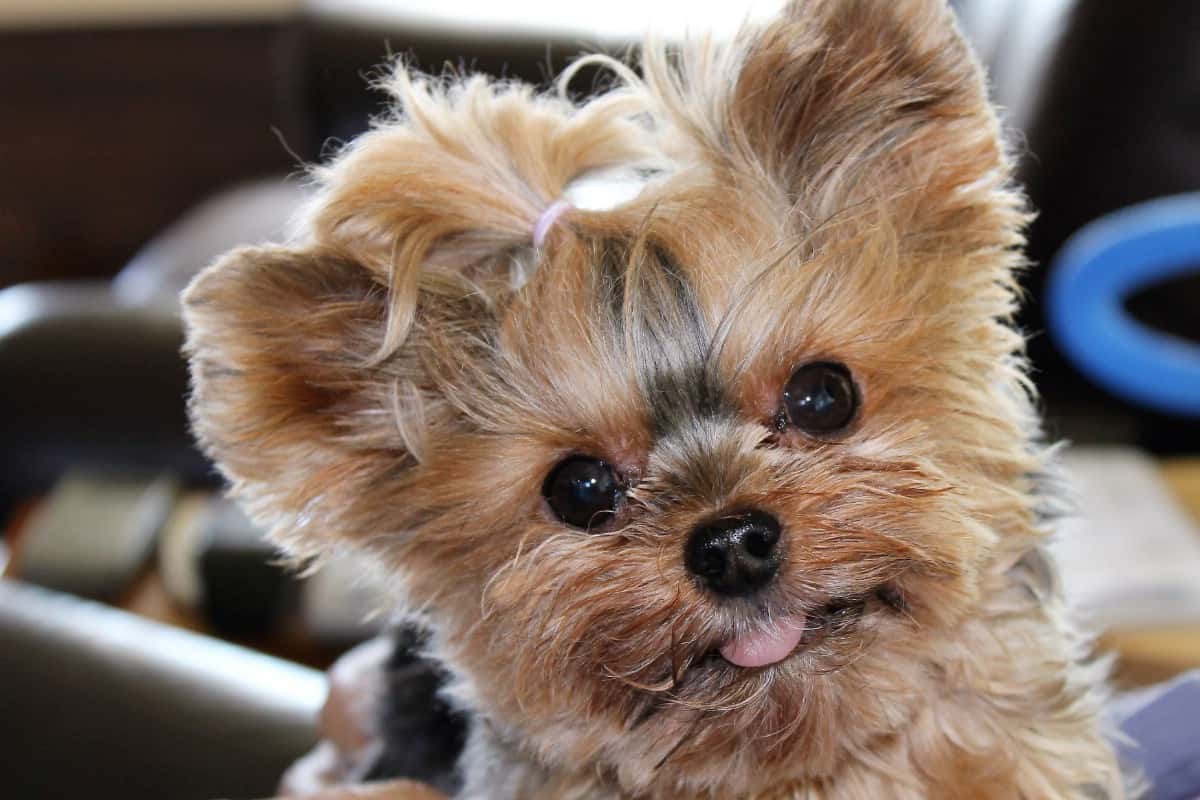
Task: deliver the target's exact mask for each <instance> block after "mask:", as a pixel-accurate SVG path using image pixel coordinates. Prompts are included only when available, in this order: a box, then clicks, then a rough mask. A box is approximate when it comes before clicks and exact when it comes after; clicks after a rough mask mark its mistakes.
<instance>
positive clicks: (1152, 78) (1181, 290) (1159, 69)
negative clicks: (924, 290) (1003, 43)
mask: <svg viewBox="0 0 1200 800" xmlns="http://www.w3.org/2000/svg"><path fill="white" fill-rule="evenodd" d="M988 1H989V0H973V2H988ZM991 1H992V2H995V1H996V0H991ZM1198 54H1200V3H1197V2H1195V0H1162V2H1156V3H1142V4H1131V3H1119V2H1112V1H1111V0H1076V2H1075V3H1074V4H1073V7H1072V8H1071V10H1070V12H1069V13H1068V14H1067V16H1066V17H1065V25H1064V26H1063V28H1062V33H1061V36H1060V37H1059V39H1058V44H1057V46H1056V47H1055V49H1054V51H1053V53H1052V55H1051V57H1050V60H1049V62H1048V64H1049V66H1048V67H1047V69H1046V70H1045V75H1044V78H1043V80H1042V81H1041V83H1040V85H1039V86H1038V87H1037V89H1038V91H1037V95H1036V97H1033V98H1030V100H1031V101H1032V103H1033V105H1032V108H1033V113H1032V114H1031V115H1030V117H1029V121H1028V124H1027V125H1026V126H1025V127H1024V130H1023V133H1024V136H1023V137H1021V138H1019V139H1018V140H1017V142H1018V144H1019V145H1021V150H1022V151H1025V153H1026V156H1025V157H1024V158H1022V160H1021V179H1022V182H1023V183H1024V184H1025V186H1026V189H1027V191H1028V193H1029V197H1030V200H1031V203H1032V206H1033V208H1034V209H1035V210H1036V211H1037V217H1036V218H1035V219H1034V220H1033V222H1032V224H1031V226H1030V230H1029V236H1030V243H1029V247H1028V250H1027V252H1028V255H1029V258H1030V260H1031V262H1032V264H1033V266H1032V268H1031V269H1030V271H1029V273H1028V274H1027V276H1026V278H1025V280H1024V281H1023V282H1024V283H1025V285H1026V287H1027V289H1028V302H1027V303H1026V304H1025V308H1024V309H1023V311H1022V326H1023V327H1024V328H1025V329H1026V330H1029V331H1032V332H1034V333H1035V334H1036V333H1037V332H1040V331H1043V330H1045V329H1046V328H1047V327H1048V325H1049V322H1048V319H1047V313H1048V308H1047V307H1046V304H1045V288H1046V287H1045V284H1046V281H1047V269H1046V267H1047V265H1048V264H1049V263H1050V261H1051V259H1052V258H1053V257H1054V255H1055V254H1056V253H1057V252H1058V251H1059V250H1060V249H1061V248H1062V246H1063V244H1064V243H1065V242H1066V240H1067V239H1068V238H1069V237H1070V236H1072V235H1073V234H1074V233H1076V232H1077V231H1079V230H1080V229H1081V228H1082V227H1083V226H1085V225H1087V224H1088V223H1090V222H1091V221H1092V220H1095V219H1098V218H1100V217H1102V216H1104V215H1106V214H1109V213H1111V212H1114V211H1118V210H1119V209H1122V208H1126V207H1129V206H1132V205H1135V204H1137V203H1141V202H1145V201H1147V200H1152V199H1154V198H1157V197H1166V196H1171V195H1177V194H1183V193H1188V192H1196V191H1200V116H1198V115H1197V108H1198V106H1197V88H1198V87H1200V57H1198ZM1126 299H1127V300H1128V301H1129V307H1130V310H1131V311H1132V312H1133V316H1134V317H1135V318H1136V319H1138V320H1139V321H1141V322H1142V323H1143V324H1145V325H1147V326H1149V327H1151V328H1155V329H1158V330H1170V331H1174V332H1176V333H1184V334H1185V335H1186V334H1187V331H1188V330H1189V328H1190V329H1193V330H1194V329H1195V327H1196V322H1195V320H1196V318H1197V317H1200V315H1197V314H1196V313H1195V312H1194V309H1197V308H1200V277H1196V278H1177V279H1176V280H1173V281H1171V282H1170V283H1169V284H1163V285H1160V286H1157V287H1150V288H1148V289H1146V290H1144V291H1141V292H1138V293H1137V295H1136V296H1135V297H1133V298H1126ZM1188 309H1192V311H1191V312H1189V311H1188ZM1189 317H1191V319H1192V320H1193V322H1191V323H1189V322H1188V318H1189ZM1029 352H1030V355H1031V357H1032V359H1033V362H1034V365H1035V367H1036V368H1037V380H1038V385H1039V389H1040V390H1041V392H1042V395H1043V397H1044V398H1045V403H1046V410H1047V416H1048V418H1049V419H1050V424H1051V429H1052V430H1055V431H1061V432H1062V433H1063V434H1065V435H1067V436H1070V437H1071V438H1074V439H1076V440H1089V441H1102V440H1105V439H1112V438H1113V437H1112V435H1111V433H1110V432H1111V431H1113V430H1115V429H1118V428H1119V429H1124V430H1125V431H1128V433H1126V434H1123V435H1122V436H1121V439H1123V440H1124V441H1126V442H1136V443H1137V444H1138V445H1139V446H1142V447H1146V448H1150V449H1152V450H1153V451H1154V452H1171V453H1186V452H1200V424H1197V423H1196V422H1192V423H1191V424H1184V425H1181V424H1180V418H1179V417H1178V416H1177V415H1176V416H1171V417H1166V418H1164V417H1162V416H1160V415H1159V414H1157V413H1156V412H1154V411H1152V410H1151V409H1150V408H1149V407H1148V406H1144V405H1134V404H1127V403H1124V402H1122V401H1120V400H1119V399H1118V398H1116V397H1115V396H1110V395H1106V394H1105V393H1100V392H1095V391H1093V389H1092V387H1091V386H1090V385H1089V383H1088V381H1087V380H1086V379H1085V378H1084V376H1082V375H1081V374H1080V373H1079V372H1078V370H1077V369H1076V368H1075V367H1074V366H1073V365H1072V364H1071V362H1070V361H1068V359H1067V358H1066V356H1065V354H1064V353H1062V352H1061V351H1060V350H1059V349H1058V347H1057V342H1056V341H1055V340H1053V339H1051V338H1050V337H1047V336H1038V335H1035V336H1034V337H1032V339H1031V341H1030V344H1029ZM1100 420H1102V422H1101V423H1099V424H1098V423H1097V422H1096V421H1100ZM1185 422H1186V420H1185Z"/></svg>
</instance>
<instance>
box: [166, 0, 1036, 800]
mask: <svg viewBox="0 0 1200 800" xmlns="http://www.w3.org/2000/svg"><path fill="white" fill-rule="evenodd" d="M643 67H644V69H643V76H642V77H640V78H638V77H633V76H632V75H631V74H624V81H623V83H622V84H621V85H620V86H619V87H618V88H614V89H612V90H611V91H609V92H607V93H605V94H602V95H600V96H598V97H595V98H593V99H591V100H589V101H588V102H586V103H584V104H582V105H576V104H573V103H571V102H569V101H568V100H567V99H565V98H564V97H562V96H559V97H549V96H538V95H535V94H533V93H532V92H531V90H529V89H527V88H523V87H514V86H511V85H507V86H503V87H499V86H496V85H493V84H490V83H488V82H487V81H486V80H484V79H482V78H471V79H469V80H466V81H462V82H453V83H450V84H434V83H431V82H428V81H422V80H415V79H413V78H411V77H410V76H409V75H408V74H407V73H406V72H405V71H403V70H400V71H398V73H397V74H396V76H395V78H394V79H393V81H392V83H391V88H392V90H393V92H394V93H395V96H396V99H397V111H396V113H395V116H394V117H392V118H390V119H387V120H384V121H382V122H381V123H380V124H378V125H377V126H376V127H375V128H374V129H373V130H371V131H370V132H368V133H367V134H365V135H364V136H362V137H361V138H359V139H358V140H357V141H355V142H353V143H352V144H351V145H349V146H348V147H347V148H346V149H345V150H344V151H343V152H342V153H341V154H340V155H338V156H337V157H336V158H335V159H334V160H333V161H332V162H331V163H330V164H329V165H328V166H325V167H322V168H320V169H319V170H318V171H317V173H316V174H317V178H318V181H319V184H320V193H319V195H318V197H317V199H316V200H315V201H314V204H313V206H312V208H311V209H309V212H308V216H307V221H306V223H305V226H304V230H305V238H304V239H302V240H299V241H296V242H293V243H291V244H289V245H287V246H271V247H255V248H247V249H242V250H238V251H236V252H234V253H231V254H230V255H228V256H226V257H225V258H224V259H222V260H221V261H220V262H219V263H217V264H216V265H214V266H213V267H211V268H210V269H208V270H207V271H206V272H204V273H203V274H202V275H201V276H200V277H199V278H198V279H197V280H196V281H195V283H194V284H193V286H192V287H191V288H190V289H189V291H188V293H187V296H186V303H185V305H186V316H187V322H188V326H189V339H188V348H189V353H190V356H191V359H192V370H193V377H194V386H195V391H194V396H193V401H192V413H193V419H194V424H195V429H196V431H197V433H198V436H199V437H200V439H201V441H202V442H203V444H204V445H205V447H206V448H207V449H208V451H209V452H210V453H211V454H212V455H213V456H214V458H215V459H216V460H217V462H218V463H219V464H220V466H221V468H222V470H223V471H224V473H225V474H226V475H227V476H228V478H229V479H230V481H231V483H232V486H233V489H234V491H235V493H236V494H237V495H239V496H240V497H241V498H242V500H243V501H244V503H245V504H246V505H247V507H248V508H249V509H250V511H251V512H252V513H253V514H254V516H255V517H256V518H257V519H259V520H260V521H262V522H263V523H265V524H267V525H269V526H270V528H271V530H272V531H273V533H274V535H275V536H276V538H277V540H278V541H280V542H281V543H282V544H284V546H285V547H287V548H289V549H290V550H291V551H292V552H294V553H296V554H298V555H300V556H312V555H320V554H321V553H323V552H326V551H328V550H330V549H331V548H334V547H336V546H338V545H339V544H349V545H353V546H357V547H361V548H366V549H368V550H370V551H371V552H372V553H374V554H375V556H376V558H377V559H378V560H379V561H380V562H381V563H383V564H385V565H386V566H387V568H388V569H389V570H390V571H391V572H393V573H394V574H395V575H397V576H398V578H399V579H400V584H401V585H402V587H403V589H402V593H403V595H404V597H403V600H404V602H405V603H406V604H407V605H408V606H409V607H410V608H412V609H416V610H418V611H419V613H421V614H422V615H423V616H424V618H425V620H426V622H427V624H428V625H430V627H431V628H432V629H433V630H434V632H435V638H436V641H437V643H438V648H439V650H440V652H441V654H442V655H443V657H444V658H445V659H446V660H447V662H448V663H449V664H450V665H451V667H452V668H453V670H454V672H455V673H456V674H457V675H458V676H459V677H460V680H461V686H460V690H461V691H462V692H464V693H468V694H469V695H470V702H471V703H472V704H474V705H475V706H476V707H477V708H479V709H480V710H481V711H482V712H484V713H486V714H487V715H488V716H489V717H490V718H491V719H492V720H493V721H494V722H495V723H496V724H497V725H498V726H499V727H500V728H502V729H504V730H507V731H509V732H510V733H511V735H512V736H513V737H515V738H516V739H517V740H519V741H520V742H521V743H522V746H524V747H527V748H530V749H531V750H534V751H536V753H537V754H538V756H539V757H540V758H542V759H545V760H546V761H548V762H550V763H570V764H575V765H578V764H588V765H593V766H595V767H598V768H599V769H601V770H602V771H607V772H608V773H610V774H611V775H613V776H614V778H615V779H616V780H618V781H620V782H621V783H622V785H624V786H625V787H626V788H627V789H629V790H631V791H649V790H652V789H654V788H655V787H660V788H661V787H673V788H674V789H675V790H682V789H685V788H686V789H688V790H695V791H716V790H717V789H720V790H721V791H725V790H728V791H730V792H744V791H751V790H753V789H754V788H755V787H760V786H763V785H766V784H770V783H775V782H778V781H781V780H788V779H792V778H801V777H805V776H808V777H819V776H822V775H828V774H832V772H833V771H834V770H835V769H836V768H837V765H838V764H839V763H840V761H841V760H842V759H844V758H845V757H846V754H847V753H849V752H852V751H854V750H855V749H857V748H861V747H862V746H863V745H864V744H865V743H867V742H869V741H871V740H873V739H875V738H877V737H881V736H887V735H889V734H891V733H893V732H895V731H897V730H899V729H900V728H901V727H902V726H903V725H904V724H905V722H906V720H908V719H909V718H910V717H911V715H912V713H913V709H914V707H915V704H916V703H918V702H920V700H919V696H920V692H919V690H918V689H914V687H920V686H922V685H925V683H926V682H927V676H928V675H929V674H930V673H931V671H933V670H934V669H935V668H936V664H937V662H938V659H939V651H938V648H939V646H940V645H939V642H941V641H942V638H941V637H943V636H944V634H945V631H947V630H950V629H951V628H952V627H953V626H954V625H955V624H957V623H958V622H960V621H961V620H962V619H963V618H964V617H966V616H969V615H971V614H972V613H975V610H976V609H977V608H978V606H979V604H980V603H981V602H982V598H983V597H984V596H985V595H986V593H987V591H988V590H989V585H990V583H989V582H990V581H994V580H995V576H996V575H997V574H998V573H999V571H1001V570H1002V568H1003V567H1004V566H1006V565H1007V564H1008V563H1011V557H1012V554H1013V553H1017V552H1020V551H1021V550H1023V549H1025V548H1027V547H1028V546H1029V543H1030V542H1031V541H1032V540H1033V537H1034V536H1035V531H1034V528H1033V524H1032V509H1031V502H1030V499H1029V493H1028V486H1027V485H1026V481H1027V478H1026V476H1027V475H1028V473H1029V472H1030V470H1031V468H1032V466H1033V465H1034V464H1035V462H1036V459H1035V456H1034V455H1033V451H1032V448H1031V446H1030V444H1029V438H1030V436H1031V433H1032V431H1033V429H1034V428H1033V423H1032V421H1031V419H1032V418H1031V414H1030V402H1029V399H1028V396H1027V393H1026V391H1025V388H1024V383H1023V380H1024V379H1023V376H1022V373H1021V361H1020V357H1019V352H1020V347H1021V341H1020V337H1019V336H1018V335H1017V334H1016V333H1015V332H1014V331H1013V330H1012V329H1011V328H1010V327H1009V326H1008V325H1007V324H1006V321H1007V320H1008V319H1009V317H1010V315H1011V313H1012V311H1013V308H1014V297H1015V288H1014V283H1013V277H1012V272H1013V269H1014V267H1015V265H1017V264H1018V263H1019V260H1020V257H1019V253H1018V252H1017V250H1016V248H1017V247H1019V244H1020V242H1021V238H1020V233H1019V231H1020V227H1021V225H1022V224H1023V222H1024V212H1023V206H1022V202H1021V198H1020V196H1019V194H1017V193H1016V192H1014V191H1013V189H1012V188H1011V186H1010V184H1009V164H1008V161H1007V159H1006V156H1005V153H1004V151H1003V148H1002V146H1001V143H1000V139H999V135H998V127H997V122H996V119H995V117H994V115H993V113H992V111H991V110H990V108H989V107H988V105H987V101H986V96H985V88H984V83H983V80H982V76H981V73H980V69H979V67H978V65H977V63H976V61H975V60H974V58H973V56H972V55H971V54H970V52H969V50H968V48H967V46H966V45H965V44H964V42H963V41H962V39H961V37H960V36H959V34H958V33H957V31H956V29H955V27H954V23H953V20H952V18H951V15H950V12H949V11H948V10H947V9H946V8H945V7H944V4H943V3H941V2H938V0H904V1H903V2H871V1H870V0H809V1H808V2H797V3H794V4H792V5H791V6H789V7H788V9H787V10H786V11H785V12H784V14H783V15H782V16H781V17H780V18H779V19H778V20H776V21H775V22H773V23H771V24H770V25H768V26H766V27H764V28H762V29H758V30H754V31H749V32H747V33H745V34H743V35H742V36H741V37H740V38H738V39H737V40H736V41H734V42H732V43H727V44H723V45H701V46H696V47H692V48H690V49H685V50H684V51H682V52H670V53H668V52H667V51H665V50H663V49H661V48H654V47H651V48H648V49H647V50H646V52H645V54H644V64H643ZM612 168H633V169H638V170H641V172H640V173H639V174H641V175H642V176H643V177H642V181H643V183H644V186H642V187H641V190H640V192H639V193H638V194H637V196H636V197H634V198H632V199H629V200H628V201H627V202H623V203H621V204H619V205H617V206H616V207H613V208H608V209H605V210H598V211H589V210H585V209H582V208H568V209H567V210H566V211H565V212H563V213H562V214H561V215H560V216H557V217H556V218H554V219H550V218H548V217H546V216H544V214H545V212H546V209H547V208H550V207H552V206H553V204H554V203H555V202H556V201H558V200H559V199H560V198H562V197H563V195H564V193H565V192H569V191H570V188H571V186H572V185H573V182H577V181H578V180H579V178H580V176H586V175H588V174H591V173H594V172H596V171H598V170H605V169H612ZM539 222H541V223H543V224H542V225H539ZM551 222H552V224H549V223H551ZM539 228H541V230H539V233H540V234H544V238H542V240H541V241H540V242H539V243H538V244H537V245H535V244H534V242H533V238H534V231H535V229H539Z"/></svg>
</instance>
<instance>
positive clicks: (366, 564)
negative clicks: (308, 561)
mask: <svg viewBox="0 0 1200 800" xmlns="http://www.w3.org/2000/svg"><path fill="white" fill-rule="evenodd" d="M389 610H390V605H389V598H388V595H387V592H386V587H385V584H384V580H383V573H382V570H380V569H379V568H378V567H377V566H376V565H375V564H374V563H373V562H372V560H371V558H370V556H368V555H366V554H365V553H359V552H351V551H347V552H344V553H339V554H338V555H335V556H333V557H331V558H329V559H327V560H326V561H324V562H322V564H321V565H320V566H319V567H318V568H317V570H316V571H315V572H314V573H313V574H311V575H309V576H308V578H307V579H306V580H305V581H304V586H303V588H302V589H301V596H300V614H301V618H302V621H303V625H304V629H305V631H306V632H307V633H308V634H309V635H310V636H312V637H313V638H314V639H316V640H317V641H319V642H322V643H326V644H330V645H342V646H344V645H346V644H347V643H352V642H358V641H360V640H362V639H366V638H369V637H371V636H374V635H375V634H377V633H379V632H380V630H382V629H383V627H384V623H385V621H386V619H387V617H386V613H387V612H388V611H389Z"/></svg>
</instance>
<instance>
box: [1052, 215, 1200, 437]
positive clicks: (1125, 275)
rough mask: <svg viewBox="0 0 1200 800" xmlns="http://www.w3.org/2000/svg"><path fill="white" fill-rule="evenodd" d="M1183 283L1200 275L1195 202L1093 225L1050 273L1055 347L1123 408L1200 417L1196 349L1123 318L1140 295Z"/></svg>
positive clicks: (1199, 229)
mask: <svg viewBox="0 0 1200 800" xmlns="http://www.w3.org/2000/svg"><path fill="white" fill-rule="evenodd" d="M1188 273H1200V193H1194V194H1185V195H1178V196H1175V197H1166V198H1161V199H1158V200H1153V201H1150V202H1147V203H1142V204H1140V205H1136V206H1133V207H1131V208H1127V209H1124V210H1122V211H1118V212H1115V213H1113V214H1109V215H1107V216H1105V217H1101V218H1100V219H1098V220H1096V221H1095V222H1093V223H1091V224H1090V225H1088V226H1086V227H1085V228H1083V230H1081V231H1079V232H1078V233H1077V234H1075V236H1073V237H1071V239H1070V240H1068V242H1067V244H1066V245H1065V246H1064V248H1063V250H1062V251H1061V252H1060V254H1059V255H1058V257H1057V258H1056V259H1055V261H1054V264H1053V266H1052V269H1051V273H1050V278H1049V284H1048V286H1047V295H1046V297H1047V317H1048V322H1049V325H1050V331H1051V333H1052V334H1053V335H1054V339H1055V343H1056V344H1057V345H1058V346H1059V347H1060V348H1061V349H1062V351H1063V352H1064V353H1066V354H1067V356H1068V357H1070V358H1071V360H1072V361H1074V363H1075V365H1076V366H1077V367H1078V368H1079V369H1080V370H1081V371H1083V372H1084V373H1085V374H1087V375H1088V376H1089V377H1091V378H1093V379H1094V380H1095V381H1096V382H1097V383H1099V384H1101V385H1102V386H1104V387H1105V388H1106V389H1108V390H1109V391H1111V392H1113V393H1115V394H1117V395H1119V396H1121V397H1123V398H1125V399H1126V400H1129V401H1131V402H1134V403H1138V404H1140V405H1144V406H1148V407H1150V408H1152V409H1155V410H1158V411H1162V412H1167V413H1172V414H1179V415H1190V416H1200V342H1190V343H1189V342H1186V341H1184V340H1183V339H1180V338H1178V337H1175V336H1172V335H1170V334H1168V333H1165V332H1161V331H1157V330H1154V329H1152V328H1149V327H1146V326H1144V325H1141V324H1139V323H1138V322H1136V321H1135V320H1134V319H1133V317H1132V316H1130V314H1129V313H1127V312H1126V311H1125V309H1124V308H1123V304H1124V303H1125V301H1126V300H1127V299H1128V298H1129V297H1130V296H1131V295H1132V294H1133V293H1134V292H1135V291H1137V290H1138V289H1141V288H1144V287H1146V286H1148V285H1151V284H1155V283H1159V282H1167V281H1170V280H1172V279H1174V278H1176V277H1178V276H1181V275H1184V274H1188ZM1196 313H1197V314H1200V306H1197V307H1196Z"/></svg>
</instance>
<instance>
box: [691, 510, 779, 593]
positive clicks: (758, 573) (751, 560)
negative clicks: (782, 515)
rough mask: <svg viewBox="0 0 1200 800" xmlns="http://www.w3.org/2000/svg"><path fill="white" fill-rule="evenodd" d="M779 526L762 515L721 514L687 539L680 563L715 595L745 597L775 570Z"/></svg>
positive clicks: (769, 578)
mask: <svg viewBox="0 0 1200 800" xmlns="http://www.w3.org/2000/svg"><path fill="white" fill-rule="evenodd" d="M779 559H780V547H779V522H778V521H777V520H776V519H775V518H774V517H772V516H771V515H770V514H766V513H764V512H762V511H741V512H736V513H733V514H723V515H721V516H720V517H718V518H716V519H714V520H712V521H710V522H706V523H704V524H702V525H700V526H699V527H697V528H696V530H694V531H692V535H691V536H690V537H689V538H688V542H687V546H686V548H685V553H684V561H685V563H686V564H687V568H688V569H689V570H690V571H691V572H692V574H694V575H696V576H697V577H699V578H700V579H701V580H702V581H704V583H705V585H706V586H708V588H710V589H712V590H713V591H714V592H716V593H717V594H722V595H726V596H728V597H736V596H739V595H747V594H750V593H751V592H754V591H756V590H758V589H761V588H762V587H763V586H766V585H767V584H768V583H770V582H771V578H773V577H775V573H776V572H777V571H778V570H779Z"/></svg>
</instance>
